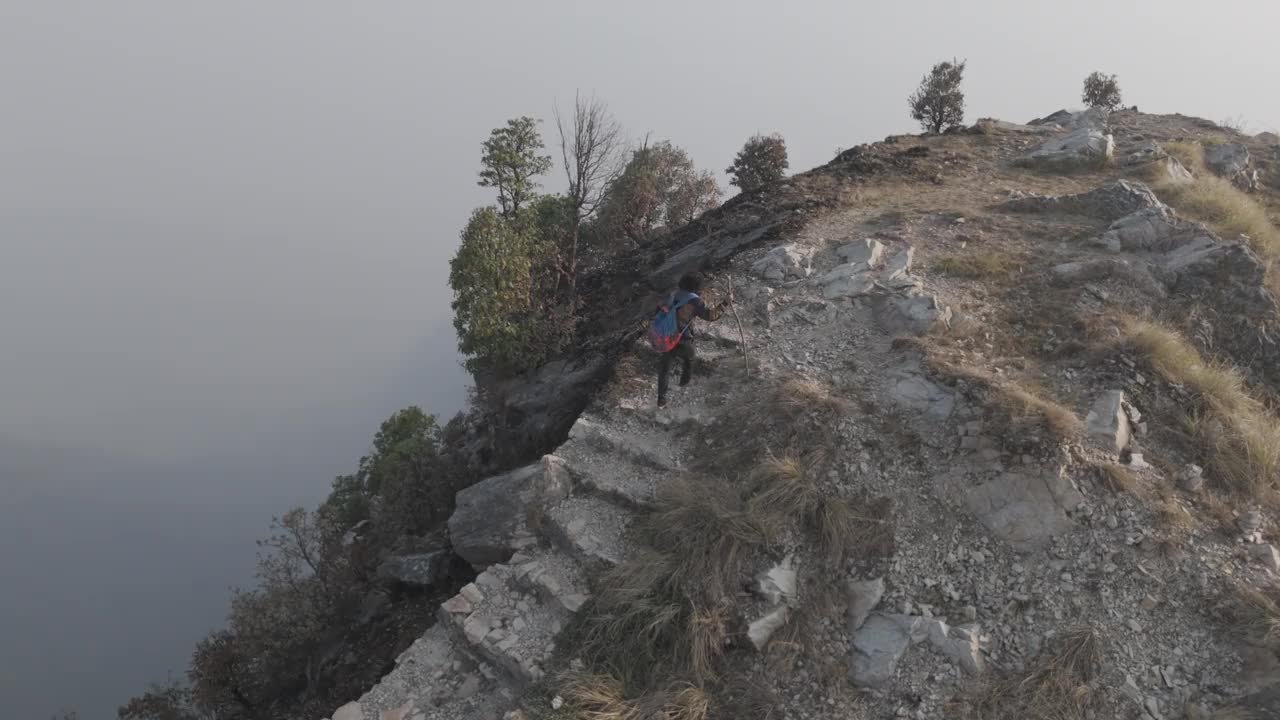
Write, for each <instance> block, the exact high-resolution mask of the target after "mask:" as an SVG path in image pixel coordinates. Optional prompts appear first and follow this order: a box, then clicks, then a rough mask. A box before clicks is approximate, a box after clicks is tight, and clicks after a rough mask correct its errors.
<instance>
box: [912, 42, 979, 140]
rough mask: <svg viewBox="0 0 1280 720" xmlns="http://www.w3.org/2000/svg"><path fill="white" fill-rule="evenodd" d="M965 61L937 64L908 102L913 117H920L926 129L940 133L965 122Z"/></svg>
mask: <svg viewBox="0 0 1280 720" xmlns="http://www.w3.org/2000/svg"><path fill="white" fill-rule="evenodd" d="M965 62H966V61H964V60H954V59H953V60H950V61H943V62H940V63H938V64H937V65H934V66H933V69H932V70H930V71H929V74H928V75H925V76H924V79H923V80H921V81H920V87H919V88H917V89H916V91H915V92H914V93H912V94H911V97H909V98H907V103H908V104H909V105H910V106H911V118H912V119H913V120H918V121H919V122H920V125H921V127H923V128H924V130H925V132H931V133H940V132H942V131H943V130H947V129H950V128H955V127H959V126H960V125H961V124H963V123H964V93H963V92H961V91H960V83H961V81H962V80H963V79H964V66H965Z"/></svg>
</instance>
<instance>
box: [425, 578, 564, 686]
mask: <svg viewBox="0 0 1280 720" xmlns="http://www.w3.org/2000/svg"><path fill="white" fill-rule="evenodd" d="M517 559H518V560H519V562H518V563H511V564H500V565H493V566H491V567H489V568H488V569H486V570H485V571H484V572H482V573H480V575H479V576H477V577H476V581H475V582H474V583H471V584H469V585H467V586H466V587H464V588H462V591H461V592H459V593H458V594H457V595H455V596H453V597H452V598H450V599H449V600H448V601H446V602H445V603H444V604H443V605H441V606H440V612H439V614H440V620H441V622H442V623H444V624H445V625H446V626H447V627H448V628H449V630H450V632H451V633H452V634H453V636H454V637H455V639H456V642H457V644H458V646H459V647H461V648H463V649H465V650H466V651H467V652H469V653H471V654H472V655H473V656H475V657H476V658H478V659H479V660H481V661H483V662H487V663H491V664H493V665H494V666H495V667H497V668H498V669H499V670H501V671H502V672H503V673H504V674H505V675H507V677H508V678H509V679H510V680H511V681H512V683H513V684H514V685H515V686H516V687H518V688H522V687H524V686H525V685H527V684H528V683H530V682H535V681H537V680H540V679H541V678H542V677H543V676H544V674H545V672H546V668H547V665H548V662H549V661H550V659H551V656H552V653H553V652H554V651H555V638H556V636H557V635H558V634H559V633H560V631H561V630H562V629H563V628H564V626H565V624H566V623H567V622H568V621H569V619H570V618H571V617H572V611H571V610H570V609H569V608H571V607H572V608H574V609H575V610H576V608H578V607H581V605H582V603H584V602H586V596H585V590H583V587H582V586H581V585H578V584H574V583H580V582H581V578H580V576H577V575H573V574H572V571H570V570H567V569H566V568H565V563H562V562H559V561H556V560H541V559H539V557H538V556H537V555H536V554H535V555H517V556H516V557H515V558H513V561H515V560H517ZM531 576H532V577H531ZM552 587H558V588H560V590H561V591H562V594H561V595H559V596H555V595H553V593H552V591H551V588H552ZM548 597H553V598H554V599H553V601H550V602H549V601H548V599H547V598H548Z"/></svg>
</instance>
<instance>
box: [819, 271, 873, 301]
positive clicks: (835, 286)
mask: <svg viewBox="0 0 1280 720" xmlns="http://www.w3.org/2000/svg"><path fill="white" fill-rule="evenodd" d="M818 282H819V284H821V285H822V297H824V298H826V299H828V300H836V299H838V298H852V297H861V296H863V295H866V294H867V293H869V292H871V290H872V288H874V287H875V279H874V278H872V276H871V273H870V271H869V270H868V269H867V265H866V263H845V264H844V265H840V266H837V267H836V268H834V269H833V270H831V271H830V272H828V273H827V274H825V275H823V276H822V278H821V279H819V281H818Z"/></svg>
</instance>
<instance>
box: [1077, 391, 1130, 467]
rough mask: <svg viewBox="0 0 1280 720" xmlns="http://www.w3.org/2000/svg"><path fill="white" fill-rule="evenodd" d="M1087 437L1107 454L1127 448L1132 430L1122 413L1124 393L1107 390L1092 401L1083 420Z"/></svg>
mask: <svg viewBox="0 0 1280 720" xmlns="http://www.w3.org/2000/svg"><path fill="white" fill-rule="evenodd" d="M1084 423H1085V426H1086V427H1087V428H1088V430H1089V436H1090V437H1092V438H1094V439H1095V440H1096V441H1098V442H1099V443H1100V444H1101V445H1102V446H1103V448H1105V449H1106V450H1107V451H1108V452H1116V453H1118V452H1120V451H1121V450H1124V449H1125V448H1126V447H1128V446H1129V440H1130V438H1132V436H1133V430H1132V428H1130V427H1129V416H1128V415H1127V414H1126V413H1125V411H1124V391H1123V390H1108V391H1107V392H1104V393H1102V395H1101V396H1099V397H1098V399H1097V400H1095V401H1094V403H1093V407H1092V408H1090V410H1089V414H1088V415H1087V416H1086V417H1085V419H1084Z"/></svg>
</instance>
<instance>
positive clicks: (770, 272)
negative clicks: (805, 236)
mask: <svg viewBox="0 0 1280 720" xmlns="http://www.w3.org/2000/svg"><path fill="white" fill-rule="evenodd" d="M812 258H813V250H812V249H811V248H803V247H800V246H799V245H796V244H795V243H790V244H787V245H779V246H778V247H776V248H774V249H772V250H770V251H769V252H768V253H766V254H765V256H764V257H762V258H760V259H759V260H757V261H756V262H755V263H754V264H753V265H752V266H751V272H752V273H754V274H756V275H759V276H760V277H762V278H764V279H765V280H768V281H770V282H775V283H776V282H782V281H784V280H792V279H796V278H806V277H809V274H810V273H812V272H813V264H812Z"/></svg>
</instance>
